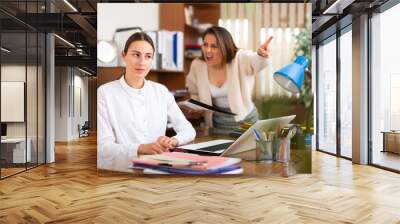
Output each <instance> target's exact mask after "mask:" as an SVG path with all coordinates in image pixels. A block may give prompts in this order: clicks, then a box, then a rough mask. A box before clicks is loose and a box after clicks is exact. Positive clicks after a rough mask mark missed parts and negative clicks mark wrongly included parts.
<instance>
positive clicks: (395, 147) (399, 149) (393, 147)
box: [381, 131, 400, 154]
mask: <svg viewBox="0 0 400 224" xmlns="http://www.w3.org/2000/svg"><path fill="white" fill-rule="evenodd" d="M381 133H382V134H383V149H382V152H392V153H397V154H400V131H382V132H381Z"/></svg>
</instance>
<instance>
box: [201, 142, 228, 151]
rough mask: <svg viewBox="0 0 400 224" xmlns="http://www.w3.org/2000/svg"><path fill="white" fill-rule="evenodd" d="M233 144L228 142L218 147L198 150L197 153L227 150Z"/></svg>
mask: <svg viewBox="0 0 400 224" xmlns="http://www.w3.org/2000/svg"><path fill="white" fill-rule="evenodd" d="M232 144H233V142H227V143H222V144H218V145H213V146H208V147H204V148H199V149H196V150H197V151H206V152H215V151H220V150H225V149H227V148H229V146H231V145H232Z"/></svg>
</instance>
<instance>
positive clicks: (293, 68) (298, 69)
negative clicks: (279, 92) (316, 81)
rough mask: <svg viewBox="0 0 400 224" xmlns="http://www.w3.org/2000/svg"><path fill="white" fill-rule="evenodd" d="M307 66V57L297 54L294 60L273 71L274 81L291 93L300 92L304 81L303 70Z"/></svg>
mask: <svg viewBox="0 0 400 224" xmlns="http://www.w3.org/2000/svg"><path fill="white" fill-rule="evenodd" d="M307 66H308V59H307V58H306V57H304V56H298V57H297V58H296V60H295V61H294V62H293V63H292V64H289V65H287V66H285V67H283V68H281V69H279V70H278V71H276V72H275V73H274V79H275V81H276V82H277V83H278V84H279V85H280V86H281V87H282V88H284V89H286V90H288V91H290V92H292V93H301V86H302V85H303V81H304V70H305V69H306V68H307Z"/></svg>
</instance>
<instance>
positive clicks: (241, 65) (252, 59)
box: [184, 26, 272, 134]
mask: <svg viewBox="0 0 400 224" xmlns="http://www.w3.org/2000/svg"><path fill="white" fill-rule="evenodd" d="M202 39H203V45H202V48H201V50H202V56H201V58H200V59H196V60H194V61H193V62H192V64H191V67H190V72H189V74H188V76H187V79H186V86H187V87H188V89H189V93H190V96H191V98H193V99H195V100H199V101H201V102H203V103H205V104H209V105H213V106H216V107H219V108H220V109H223V110H226V111H230V112H232V113H235V114H237V115H236V116H234V117H232V116H226V115H221V114H217V113H214V114H213V113H211V112H209V111H190V110H187V109H186V110H184V111H185V114H186V116H187V117H189V118H197V117H199V116H204V118H205V123H206V127H212V129H211V132H212V133H213V134H228V133H229V132H231V131H232V130H234V129H236V128H239V122H240V121H248V122H252V123H253V122H255V121H257V120H258V112H257V109H256V107H255V105H254V103H253V100H252V92H253V88H254V81H255V74H257V73H258V72H260V71H261V70H262V69H264V68H265V67H266V66H267V64H268V59H269V58H270V50H269V44H270V42H271V40H272V37H270V38H268V39H267V41H266V42H265V43H264V44H262V45H261V46H260V47H259V48H258V50H257V52H253V51H249V50H242V49H238V48H237V47H236V45H235V43H234V41H233V38H232V36H231V34H230V33H229V32H228V31H227V30H226V29H225V28H223V27H218V26H213V27H210V28H208V29H207V30H206V31H205V32H204V34H203V36H202Z"/></svg>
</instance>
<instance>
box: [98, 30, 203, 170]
mask: <svg viewBox="0 0 400 224" xmlns="http://www.w3.org/2000/svg"><path fill="white" fill-rule="evenodd" d="M153 56H154V44H153V41H152V39H151V38H150V37H149V36H148V35H147V34H146V33H144V32H138V33H134V34H133V35H132V36H130V37H129V38H128V40H127V41H126V43H125V48H124V50H123V52H122V58H123V60H124V61H125V63H126V73H125V74H124V75H123V76H122V77H121V78H120V79H119V80H115V81H113V82H110V83H107V84H104V85H102V86H100V87H99V89H98V91H97V94H98V95H97V125H98V131H97V146H98V147H97V150H98V151H97V152H98V153H97V167H98V168H100V169H111V170H120V171H126V170H128V166H129V165H130V162H131V160H132V159H133V157H136V156H138V155H141V154H156V153H162V152H166V151H168V150H169V149H170V148H173V147H175V146H178V145H182V144H186V143H188V142H191V141H193V139H194V138H195V135H196V132H195V130H194V128H193V127H192V125H191V124H190V123H189V122H188V121H187V120H186V118H185V116H184V115H183V113H182V111H181V110H180V109H179V107H178V106H177V104H176V102H175V99H174V97H173V96H172V94H171V93H170V92H169V91H168V89H167V88H166V87H165V86H163V85H161V84H159V83H156V82H152V81H149V80H146V79H145V77H146V75H147V74H148V73H149V71H150V68H151V62H152V60H153ZM167 123H170V124H171V125H172V127H173V128H174V130H175V132H176V133H177V134H176V135H175V136H174V137H172V138H169V137H166V136H165V132H166V128H167Z"/></svg>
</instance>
